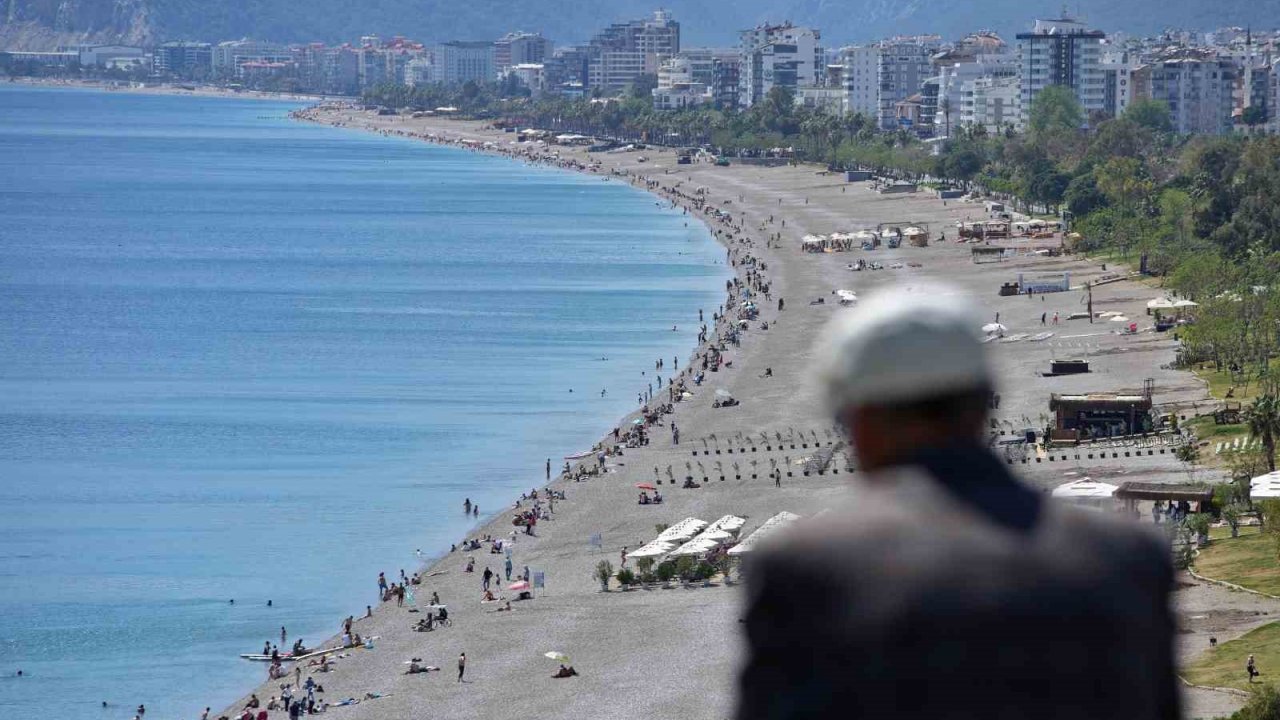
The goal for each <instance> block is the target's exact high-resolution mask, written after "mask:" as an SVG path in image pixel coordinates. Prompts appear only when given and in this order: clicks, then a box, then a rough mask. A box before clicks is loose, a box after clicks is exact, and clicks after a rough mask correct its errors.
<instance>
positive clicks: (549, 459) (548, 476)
mask: <svg viewBox="0 0 1280 720" xmlns="http://www.w3.org/2000/svg"><path fill="white" fill-rule="evenodd" d="M547 479H548V480H550V479H551V458H547Z"/></svg>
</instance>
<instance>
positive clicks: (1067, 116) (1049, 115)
mask: <svg viewBox="0 0 1280 720" xmlns="http://www.w3.org/2000/svg"><path fill="white" fill-rule="evenodd" d="M1027 125H1028V126H1029V127H1030V128H1031V130H1032V132H1034V133H1043V132H1051V131H1054V130H1076V129H1078V128H1080V127H1082V126H1083V125H1084V110H1082V109H1081V108H1080V102H1079V101H1078V100H1076V95H1075V93H1074V92H1072V91H1071V88H1069V87H1065V86H1062V85H1050V86H1049V87H1046V88H1044V89H1043V90H1041V91H1040V92H1039V93H1036V96H1035V98H1034V99H1033V100H1032V101H1031V110H1030V112H1029V113H1028V114H1027Z"/></svg>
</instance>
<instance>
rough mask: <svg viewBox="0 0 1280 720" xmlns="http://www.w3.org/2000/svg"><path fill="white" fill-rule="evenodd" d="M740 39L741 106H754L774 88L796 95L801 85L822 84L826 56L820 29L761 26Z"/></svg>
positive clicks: (739, 85) (788, 24) (739, 78)
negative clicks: (820, 41)
mask: <svg viewBox="0 0 1280 720" xmlns="http://www.w3.org/2000/svg"><path fill="white" fill-rule="evenodd" d="M740 37H741V46H740V47H741V50H742V65H741V69H740V71H739V75H738V106H739V107H744V108H747V107H751V106H752V105H754V104H756V103H757V102H759V101H760V100H762V99H763V98H764V97H765V96H766V95H768V94H769V91H770V90H772V89H773V88H775V87H781V88H786V89H787V90H790V91H791V92H793V93H794V92H796V91H797V89H798V88H799V87H800V86H802V85H819V84H820V81H821V80H822V77H823V72H824V69H825V67H826V56H825V53H823V51H822V46H821V45H820V44H819V43H818V41H819V40H820V39H821V37H822V36H821V33H819V32H818V31H817V30H815V29H813V28H806V27H797V26H795V25H792V24H791V23H784V24H782V25H760V26H758V27H755V28H753V29H751V30H743V31H742V32H741V33H740Z"/></svg>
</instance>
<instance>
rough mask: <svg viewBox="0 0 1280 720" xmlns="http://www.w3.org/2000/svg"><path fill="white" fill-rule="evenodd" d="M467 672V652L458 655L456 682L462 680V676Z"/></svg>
mask: <svg viewBox="0 0 1280 720" xmlns="http://www.w3.org/2000/svg"><path fill="white" fill-rule="evenodd" d="M466 672H467V654H466V653H462V654H461V655H459V656H458V682H462V676H463V674H464V673H466Z"/></svg>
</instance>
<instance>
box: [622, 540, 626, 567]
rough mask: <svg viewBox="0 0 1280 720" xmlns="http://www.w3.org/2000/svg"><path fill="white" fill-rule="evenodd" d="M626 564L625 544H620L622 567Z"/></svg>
mask: <svg viewBox="0 0 1280 720" xmlns="http://www.w3.org/2000/svg"><path fill="white" fill-rule="evenodd" d="M626 566H627V546H626V545H623V546H622V567H626Z"/></svg>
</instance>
